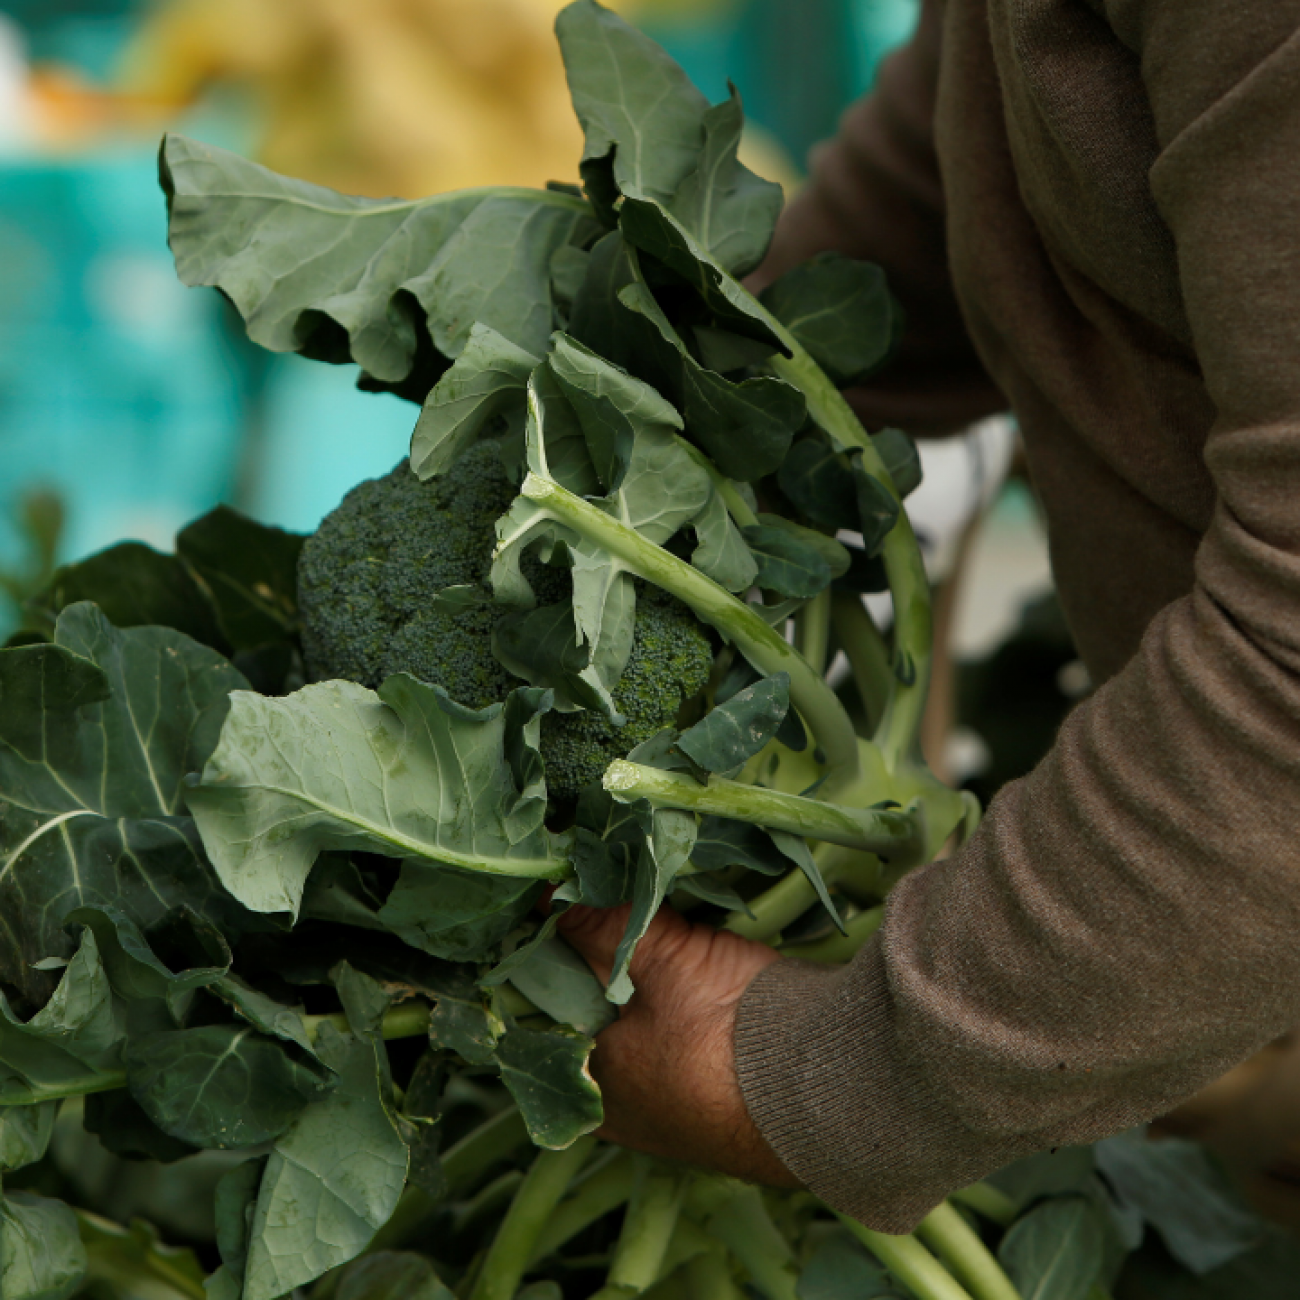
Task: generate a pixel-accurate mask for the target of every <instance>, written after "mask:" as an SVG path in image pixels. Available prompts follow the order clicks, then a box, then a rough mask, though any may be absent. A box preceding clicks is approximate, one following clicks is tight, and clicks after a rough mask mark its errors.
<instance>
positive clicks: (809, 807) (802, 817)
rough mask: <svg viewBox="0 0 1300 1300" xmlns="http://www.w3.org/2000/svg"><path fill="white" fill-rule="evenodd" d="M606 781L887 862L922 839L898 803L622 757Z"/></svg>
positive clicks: (619, 789)
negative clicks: (704, 778) (844, 798)
mask: <svg viewBox="0 0 1300 1300" xmlns="http://www.w3.org/2000/svg"><path fill="white" fill-rule="evenodd" d="M604 785H605V789H606V790H608V791H609V793H610V794H612V795H613V796H614V798H615V799H618V800H620V801H621V802H623V803H631V802H633V801H635V800H638V799H645V800H646V801H647V802H649V803H651V804H652V805H654V806H655V807H657V808H682V809H686V810H687V811H689V812H698V813H705V814H712V815H714V816H718V817H732V818H735V819H736V820H737V821H743V822H752V823H754V824H756V825H759V826H767V827H770V828H771V829H772V830H778V831H788V832H790V834H792V835H804V836H807V837H808V838H809V839H814V840H826V841H828V842H829V843H831V844H843V845H845V846H846V847H848V848H852V849H859V850H861V851H862V852H865V853H876V854H879V855H880V856H881V857H886V858H888V859H889V860H890V861H891V862H899V863H910V862H913V861H915V860H916V859H917V854H918V853H919V852H920V850H921V848H922V847H923V844H924V834H923V832H922V830H921V827H920V826H919V824H918V820H917V818H916V817H915V816H914V815H913V814H912V813H911V812H909V811H904V810H900V809H863V808H849V807H846V806H844V805H843V804H832V803H822V802H821V801H820V800H817V799H807V798H804V797H803V796H801V795H797V794H783V793H782V792H781V791H779V790H767V789H764V788H763V787H762V786H756V785H742V784H741V783H740V782H739V781H727V780H724V779H723V778H722V777H718V776H714V777H710V778H709V783H708V785H701V784H700V783H699V782H698V781H696V780H693V779H692V778H691V777H689V776H681V775H679V774H678V773H676V772H665V771H662V770H661V769H660V768H657V767H642V766H641V765H640V764H638V763H629V762H627V761H626V760H625V759H621V758H620V759H615V761H614V762H612V763H611V764H610V765H609V766H608V767H607V768H606V769H605V777H604Z"/></svg>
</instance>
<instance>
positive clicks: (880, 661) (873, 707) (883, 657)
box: [831, 592, 894, 731]
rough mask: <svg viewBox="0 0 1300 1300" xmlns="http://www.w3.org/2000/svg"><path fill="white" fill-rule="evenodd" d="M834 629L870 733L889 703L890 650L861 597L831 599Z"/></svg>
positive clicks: (846, 595)
mask: <svg viewBox="0 0 1300 1300" xmlns="http://www.w3.org/2000/svg"><path fill="white" fill-rule="evenodd" d="M831 626H832V627H834V629H835V635H836V637H837V639H838V640H839V643H840V646H841V648H842V649H843V651H844V655H845V657H846V658H847V659H848V661H849V669H850V671H851V672H852V673H853V682H854V685H856V686H857V688H858V696H859V698H860V699H861V700H862V709H863V712H864V713H865V714H866V720H867V728H868V730H870V731H875V729H876V728H877V727H878V726H879V725H880V720H881V719H882V718H883V717H884V716H885V707H886V706H887V705H888V703H889V688H890V683H891V682H892V681H893V680H894V670H893V668H892V667H891V666H890V663H889V647H888V646H887V645H886V644H885V638H884V637H883V636H881V634H880V629H879V628H878V627H877V626H876V623H875V620H874V619H873V618H872V617H871V615H870V614H868V613H867V610H866V607H865V606H864V605H863V603H862V597H861V596H855V595H852V594H851V593H849V592H839V593H837V594H836V595H835V596H833V597H832V598H831Z"/></svg>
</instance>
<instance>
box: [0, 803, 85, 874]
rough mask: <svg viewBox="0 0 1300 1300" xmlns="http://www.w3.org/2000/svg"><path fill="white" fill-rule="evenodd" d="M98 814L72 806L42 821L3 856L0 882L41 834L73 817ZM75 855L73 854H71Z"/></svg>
mask: <svg viewBox="0 0 1300 1300" xmlns="http://www.w3.org/2000/svg"><path fill="white" fill-rule="evenodd" d="M99 815H100V814H99V813H97V812H94V811H92V810H91V809H89V808H74V809H73V810H72V811H71V812H65V813H60V814H59V815H58V816H57V817H51V818H50V820H49V821H47V822H43V823H42V824H41V825H40V826H38V827H37V828H36V829H35V830H34V831H32V833H31V834H30V835H29V836H28V837H27V838H26V839H25V840H24V841H23V842H22V843H21V844H20V845H18V847H17V848H15V849H14V850H13V852H12V853H10V854H9V856H8V857H7V858H5V860H4V862H3V864H0V883H3V881H4V880H5V878H6V877H7V876H8V875H9V872H10V871H12V870H13V865H14V863H15V862H17V861H18V859H19V858H21V857H22V855H23V854H24V853H26V852H27V850H28V849H30V848H31V847H32V845H33V844H35V843H36V841H37V840H39V839H40V838H41V837H42V836H43V835H46V834H48V833H49V832H50V831H52V830H57V829H58V828H59V827H60V826H62V825H63V824H64V822H68V821H71V820H72V818H74V817H98V816H99ZM73 856H75V855H73Z"/></svg>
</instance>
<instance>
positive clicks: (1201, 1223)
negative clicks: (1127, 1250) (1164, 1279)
mask: <svg viewBox="0 0 1300 1300" xmlns="http://www.w3.org/2000/svg"><path fill="white" fill-rule="evenodd" d="M1093 1152H1094V1155H1095V1158H1096V1161H1097V1168H1098V1169H1099V1170H1100V1171H1101V1172H1102V1174H1104V1175H1105V1177H1106V1180H1107V1182H1109V1183H1110V1185H1111V1187H1112V1188H1113V1189H1114V1190H1115V1193H1116V1195H1117V1196H1118V1197H1119V1200H1120V1203H1121V1204H1122V1205H1124V1206H1126V1207H1128V1208H1129V1209H1131V1210H1135V1211H1137V1212H1139V1213H1140V1214H1141V1215H1142V1216H1143V1218H1145V1219H1146V1220H1147V1221H1148V1222H1149V1223H1150V1224H1151V1226H1152V1227H1153V1228H1155V1230H1156V1231H1157V1232H1158V1233H1159V1234H1160V1237H1161V1239H1162V1240H1163V1241H1164V1243H1165V1245H1166V1246H1167V1247H1168V1248H1169V1252H1170V1254H1172V1255H1173V1256H1174V1258H1175V1259H1177V1260H1178V1261H1179V1262H1180V1263H1181V1264H1183V1265H1184V1266H1185V1267H1186V1268H1189V1269H1191V1271H1192V1272H1193V1273H1196V1274H1202V1273H1208V1272H1210V1271H1211V1270H1213V1269H1216V1268H1219V1267H1220V1266H1222V1265H1223V1264H1226V1263H1227V1262H1228V1261H1229V1260H1231V1259H1233V1258H1235V1257H1236V1256H1237V1255H1240V1254H1242V1253H1243V1252H1244V1251H1246V1250H1249V1249H1250V1248H1251V1247H1252V1246H1254V1245H1256V1244H1257V1243H1258V1242H1259V1240H1260V1238H1261V1236H1262V1234H1263V1231H1264V1225H1263V1223H1262V1221H1261V1220H1260V1219H1259V1217H1258V1216H1257V1215H1255V1214H1254V1213H1253V1212H1252V1211H1251V1210H1250V1209H1249V1208H1248V1207H1247V1206H1246V1205H1245V1203H1244V1202H1243V1201H1242V1200H1241V1198H1240V1196H1239V1195H1238V1194H1237V1193H1236V1192H1235V1190H1234V1189H1233V1187H1232V1185H1231V1184H1230V1183H1229V1181H1228V1179H1227V1177H1226V1176H1225V1175H1224V1174H1223V1172H1222V1171H1221V1170H1220V1169H1219V1167H1218V1166H1217V1165H1216V1163H1215V1162H1214V1159H1213V1157H1212V1156H1211V1155H1210V1154H1209V1152H1208V1151H1206V1149H1205V1148H1204V1147H1202V1146H1200V1145H1199V1144H1198V1143H1195V1142H1189V1141H1185V1140H1183V1139H1180V1138H1167V1139H1163V1140H1161V1141H1156V1142H1148V1141H1146V1140H1145V1139H1144V1138H1142V1137H1138V1136H1130V1135H1127V1134H1125V1135H1121V1136H1119V1137H1114V1138H1108V1139H1107V1140H1106V1141H1104V1142H1098V1143H1097V1144H1096V1146H1095V1147H1094V1148H1093Z"/></svg>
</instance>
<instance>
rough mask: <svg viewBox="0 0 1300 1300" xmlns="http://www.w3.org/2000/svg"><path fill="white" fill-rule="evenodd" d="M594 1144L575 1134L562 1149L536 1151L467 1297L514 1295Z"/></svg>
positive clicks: (491, 1299) (490, 1299) (503, 1299)
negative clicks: (537, 1247)
mask: <svg viewBox="0 0 1300 1300" xmlns="http://www.w3.org/2000/svg"><path fill="white" fill-rule="evenodd" d="M595 1145H596V1139H595V1138H592V1137H585V1138H579V1139H578V1140H577V1141H576V1142H575V1143H574V1144H573V1145H572V1146H570V1147H566V1148H565V1149H564V1150H563V1151H539V1152H538V1153H537V1158H536V1159H535V1160H534V1161H533V1163H532V1166H531V1168H530V1169H529V1170H528V1173H527V1175H525V1177H524V1181H523V1182H522V1183H521V1184H520V1186H519V1191H518V1192H517V1193H516V1194H515V1199H514V1200H513V1201H511V1203H510V1208H509V1209H508V1210H507V1211H506V1215H505V1218H504V1219H502V1220H501V1226H500V1227H499V1228H498V1229H497V1235H496V1236H495V1237H494V1238H493V1239H492V1244H491V1245H490V1246H489V1247H488V1252H487V1256H486V1258H485V1259H484V1260H483V1267H482V1268H481V1269H480V1271H479V1275H478V1278H477V1280H476V1281H475V1283H474V1289H473V1290H472V1291H471V1292H470V1300H513V1297H514V1294H515V1292H516V1291H517V1290H518V1289H519V1283H520V1282H521V1281H522V1280H523V1276H524V1271H525V1269H526V1268H527V1267H528V1261H529V1260H530V1259H531V1258H532V1254H533V1250H534V1248H535V1246H536V1245H537V1240H538V1238H539V1237H540V1236H541V1234H542V1230H543V1229H544V1228H545V1227H546V1223H547V1220H548V1219H549V1218H550V1217H551V1215H552V1214H553V1213H554V1212H555V1207H556V1206H557V1205H558V1204H559V1202H560V1199H561V1197H563V1195H564V1193H565V1192H566V1191H567V1190H568V1187H569V1184H570V1183H571V1182H572V1181H573V1179H574V1177H575V1176H576V1174H577V1172H578V1170H579V1169H581V1168H582V1166H583V1164H584V1163H585V1162H586V1159H587V1157H588V1156H589V1155H590V1154H591V1152H592V1149H593V1148H594V1147H595Z"/></svg>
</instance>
